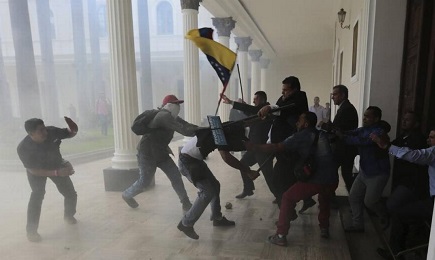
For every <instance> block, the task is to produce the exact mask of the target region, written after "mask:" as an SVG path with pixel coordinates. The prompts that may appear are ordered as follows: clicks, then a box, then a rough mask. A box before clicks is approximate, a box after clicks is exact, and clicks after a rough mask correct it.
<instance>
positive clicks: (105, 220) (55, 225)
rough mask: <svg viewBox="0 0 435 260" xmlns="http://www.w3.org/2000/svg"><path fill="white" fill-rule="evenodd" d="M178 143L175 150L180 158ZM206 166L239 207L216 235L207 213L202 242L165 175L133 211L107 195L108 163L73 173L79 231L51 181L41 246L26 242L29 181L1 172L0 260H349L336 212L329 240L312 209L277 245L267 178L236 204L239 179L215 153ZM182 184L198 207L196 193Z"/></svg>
mask: <svg viewBox="0 0 435 260" xmlns="http://www.w3.org/2000/svg"><path fill="white" fill-rule="evenodd" d="M180 142H181V141H178V142H174V143H172V144H171V146H172V147H173V148H174V149H173V151H174V152H177V151H178V149H177V147H178V146H179V145H180ZM236 155H237V156H239V155H238V154H237V153H236ZM206 162H207V164H208V165H209V167H210V169H211V170H212V171H213V172H214V173H215V175H216V177H217V179H218V180H219V181H220V182H221V203H222V206H223V205H225V203H226V202H231V203H232V205H233V208H232V209H225V207H223V208H222V209H223V214H224V215H225V216H226V217H227V218H228V219H231V220H234V221H235V222H236V226H235V227H230V228H222V227H213V225H212V222H211V221H210V220H209V215H210V212H209V209H207V210H206V211H205V212H204V214H203V215H202V217H201V218H200V219H199V221H198V222H197V224H196V225H195V230H196V232H197V233H198V235H199V236H200V238H199V240H192V239H190V238H188V237H186V236H185V235H184V234H183V233H181V232H180V231H179V230H178V229H177V224H178V222H179V221H180V219H181V217H182V214H183V213H182V210H181V204H180V203H179V201H178V198H177V196H176V194H175V192H174V191H173V189H172V187H171V185H170V182H169V180H168V179H167V177H166V175H164V174H163V173H162V172H161V171H160V170H158V171H157V173H156V186H155V187H154V188H152V189H150V190H148V191H146V192H144V193H142V194H140V195H138V196H137V197H136V199H137V201H138V202H139V204H140V206H139V208H137V209H131V208H129V207H128V206H127V205H126V204H125V202H124V201H123V200H122V199H121V193H120V192H106V191H104V184H103V169H104V168H107V167H110V165H111V163H110V158H107V159H103V160H98V161H95V162H92V163H86V164H80V165H75V170H76V173H75V174H74V175H73V176H72V180H73V182H74V185H75V187H76V190H77V193H78V205H77V214H76V218H77V219H78V221H79V222H78V223H77V224H76V225H68V224H66V223H64V221H63V197H62V196H61V195H60V194H59V192H58V191H57V190H56V187H55V186H54V184H53V183H52V182H51V181H48V182H47V187H46V189H47V192H46V195H45V200H44V203H43V208H42V215H41V221H40V227H39V233H40V234H41V236H42V238H43V240H42V241H41V242H40V243H31V242H28V241H27V239H26V232H25V222H26V210H27V202H28V198H29V195H30V187H29V185H28V182H27V178H26V174H25V172H24V169H23V171H18V172H12V171H11V172H1V174H0V176H1V177H0V178H1V181H0V189H1V190H2V192H3V196H1V197H0V207H1V210H0V212H1V215H0V222H1V227H2V229H1V232H0V241H1V244H0V259H44V260H48V259H105V260H109V259H117V260H118V259H298V260H299V259H331V260H340V259H350V254H349V249H348V246H347V242H346V238H345V234H344V232H343V228H342V226H341V222H340V217H339V213H338V211H337V210H333V211H332V212H331V220H330V221H331V228H330V233H331V237H330V238H329V239H322V238H321V237H320V230H319V228H318V221H317V213H318V209H317V207H316V206H314V207H312V208H310V209H309V210H308V211H307V212H306V214H303V215H300V216H299V218H298V219H297V220H296V221H294V222H292V227H291V229H290V232H289V235H288V237H287V239H288V242H289V246H288V247H279V246H275V245H271V244H269V243H267V242H266V238H267V236H268V235H271V234H273V233H274V232H275V225H274V222H275V221H276V220H277V219H278V209H277V207H276V205H275V204H272V200H273V198H272V196H271V194H270V192H269V191H268V189H267V186H266V184H265V181H264V178H263V177H262V176H260V177H259V178H258V179H257V180H256V181H255V184H256V190H255V194H254V195H253V196H251V197H247V198H245V199H242V200H239V199H236V198H234V196H235V195H236V194H238V193H239V192H240V191H241V190H242V181H241V178H240V175H239V173H238V172H237V171H236V170H234V169H232V168H230V167H229V166H227V165H226V164H225V163H224V162H223V161H222V159H221V158H220V156H219V154H218V153H217V152H214V153H212V154H211V155H210V156H209V158H208V159H207V161H206ZM253 168H256V167H253ZM183 180H184V183H185V186H186V189H187V191H188V194H189V196H190V198H191V200H192V201H193V200H194V199H195V197H196V189H195V187H194V186H193V185H192V184H191V183H190V182H188V181H187V180H186V179H185V178H183ZM340 189H343V188H342V187H339V190H338V193H340ZM316 200H317V198H316ZM298 207H301V204H299V205H298Z"/></svg>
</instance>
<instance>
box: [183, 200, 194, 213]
mask: <svg viewBox="0 0 435 260" xmlns="http://www.w3.org/2000/svg"><path fill="white" fill-rule="evenodd" d="M181 207H182V209H183V211H184V212H188V211H189V210H190V208H191V207H192V203H190V201H189V200H187V201H185V202H183V203H182V206H181Z"/></svg>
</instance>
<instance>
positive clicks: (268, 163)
mask: <svg viewBox="0 0 435 260" xmlns="http://www.w3.org/2000/svg"><path fill="white" fill-rule="evenodd" d="M270 156H271V154H268V153H262V152H253V151H247V152H246V153H245V154H244V155H243V157H242V159H241V160H240V162H241V163H243V164H244V165H247V166H249V167H251V166H253V165H254V164H256V163H258V167H260V166H261V165H262V164H263V163H265V164H264V165H263V168H262V169H261V172H262V173H263V176H264V179H265V180H266V183H267V186H268V187H269V190H270V192H272V194H273V195H274V196H275V197H276V193H277V191H276V188H275V185H274V183H273V157H272V158H269V157H270ZM241 176H242V179H243V190H244V191H252V190H255V185H254V181H252V180H251V179H250V178H249V177H248V176H246V175H244V174H241Z"/></svg>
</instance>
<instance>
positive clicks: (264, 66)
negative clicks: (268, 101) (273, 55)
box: [260, 59, 270, 93]
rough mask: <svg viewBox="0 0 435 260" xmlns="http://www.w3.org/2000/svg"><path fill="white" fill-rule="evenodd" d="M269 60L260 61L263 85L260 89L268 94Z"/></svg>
mask: <svg viewBox="0 0 435 260" xmlns="http://www.w3.org/2000/svg"><path fill="white" fill-rule="evenodd" d="M269 64H270V60H269V59H260V70H261V76H260V77H261V84H260V89H261V90H263V91H264V92H266V93H267V91H266V88H267V68H268V67H269Z"/></svg>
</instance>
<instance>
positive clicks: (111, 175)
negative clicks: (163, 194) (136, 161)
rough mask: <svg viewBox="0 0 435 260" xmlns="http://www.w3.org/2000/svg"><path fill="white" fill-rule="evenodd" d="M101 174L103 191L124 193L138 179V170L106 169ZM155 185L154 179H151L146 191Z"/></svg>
mask: <svg viewBox="0 0 435 260" xmlns="http://www.w3.org/2000/svg"><path fill="white" fill-rule="evenodd" d="M103 174H104V189H105V191H124V190H125V189H127V188H128V187H130V186H131V185H132V184H133V183H134V182H135V181H136V180H137V179H139V169H129V170H121V169H113V168H106V169H104V170H103ZM155 185H156V182H155V178H153V180H152V181H151V183H150V185H149V186H148V187H147V189H149V188H152V187H154V186H155Z"/></svg>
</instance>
